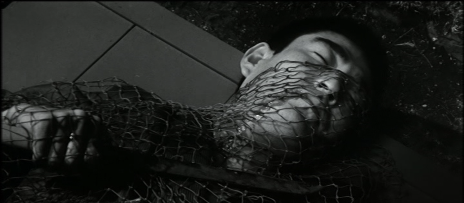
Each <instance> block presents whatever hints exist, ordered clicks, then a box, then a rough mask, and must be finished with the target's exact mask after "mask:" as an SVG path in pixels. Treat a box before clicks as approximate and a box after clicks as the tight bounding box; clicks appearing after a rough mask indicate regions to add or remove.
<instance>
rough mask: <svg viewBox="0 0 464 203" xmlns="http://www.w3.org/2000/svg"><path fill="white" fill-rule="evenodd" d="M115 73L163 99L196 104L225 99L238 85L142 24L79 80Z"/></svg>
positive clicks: (210, 103) (201, 104)
mask: <svg viewBox="0 0 464 203" xmlns="http://www.w3.org/2000/svg"><path fill="white" fill-rule="evenodd" d="M112 76H116V77H118V78H120V79H123V80H125V81H126V82H128V83H131V84H134V85H137V86H139V87H142V88H143V89H145V90H147V91H152V92H154V93H155V94H157V95H159V96H160V97H162V98H163V99H167V100H172V101H175V102H180V103H182V104H187V105H193V106H205V105H212V104H216V103H221V102H225V101H226V100H227V99H228V98H229V96H230V95H231V94H233V92H234V91H235V89H236V88H237V85H236V84H235V83H233V82H231V81H230V80H228V79H226V78H224V77H222V76H221V75H219V74H217V73H216V72H214V71H212V70H211V69H209V68H207V67H205V66H203V65H202V64H200V63H198V62H197V61H195V60H193V59H192V58H190V57H188V56H186V55H185V54H183V53H181V52H179V51H178V50H177V49H175V48H173V47H171V46H170V45H168V44H166V43H164V42H163V41H161V40H159V39H157V38H155V37H153V36H152V35H151V34H149V33H147V32H145V31H144V30H142V29H140V28H139V27H137V26H136V27H135V28H134V29H133V30H131V31H130V32H129V33H128V34H127V35H126V36H125V37H124V38H123V39H122V40H121V41H120V42H119V43H118V44H117V45H116V46H114V47H113V48H112V49H111V50H110V51H109V52H108V53H107V54H106V55H105V56H104V57H102V58H101V59H100V60H99V61H98V62H97V63H96V64H95V65H94V66H93V67H92V68H91V69H89V70H88V71H87V72H86V73H85V74H84V75H83V76H82V77H81V78H80V79H79V80H87V81H89V80H101V79H104V78H108V77H112Z"/></svg>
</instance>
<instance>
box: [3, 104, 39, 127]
mask: <svg viewBox="0 0 464 203" xmlns="http://www.w3.org/2000/svg"><path fill="white" fill-rule="evenodd" d="M31 108H32V106H31V105H30V104H18V105H15V106H12V107H10V108H9V109H7V110H5V111H3V112H2V122H3V123H7V124H9V125H12V126H15V125H16V124H18V122H19V123H21V121H18V116H19V115H20V114H21V113H22V112H24V111H25V110H26V109H27V110H31Z"/></svg>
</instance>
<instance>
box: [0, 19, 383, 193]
mask: <svg viewBox="0 0 464 203" xmlns="http://www.w3.org/2000/svg"><path fill="white" fill-rule="evenodd" d="M384 53H385V52H384V51H383V50H382V48H381V46H380V43H379V40H378V38H377V37H376V36H375V35H374V34H373V33H372V31H371V30H369V29H368V28H366V27H364V26H361V25H358V24H357V23H355V22H353V21H351V20H346V19H337V18H318V19H306V20H301V21H295V22H293V23H291V24H289V25H288V26H285V27H282V28H281V29H280V30H279V31H277V32H276V33H275V34H274V35H273V36H272V37H271V38H270V40H268V41H267V42H261V43H258V44H256V45H255V46H253V47H251V48H250V49H249V50H248V51H247V52H246V53H245V54H244V56H243V58H242V60H241V61H240V68H241V72H242V74H243V76H244V80H243V82H242V83H241V86H240V89H239V90H238V92H237V93H236V95H235V99H234V100H233V101H232V102H229V103H227V104H218V105H215V106H211V107H202V108H192V107H188V106H183V105H181V104H177V103H173V102H167V101H163V100H161V99H159V98H157V97H156V96H154V95H153V94H151V93H148V92H146V91H144V90H143V89H141V88H138V87H135V86H132V85H129V84H127V83H125V82H123V81H120V80H118V79H108V80H103V81H98V82H80V83H66V82H55V83H53V84H49V85H41V86H36V87H31V88H26V89H23V90H21V91H19V92H16V93H14V94H12V93H8V94H6V95H4V99H3V100H4V103H3V105H2V122H3V123H6V124H7V125H11V126H16V127H21V128H22V129H23V130H24V131H25V132H26V133H24V134H26V135H15V134H13V133H11V134H10V135H9V136H3V138H2V142H3V144H4V145H13V146H19V147H23V148H26V149H30V150H31V151H32V154H33V155H32V157H33V158H32V159H33V160H34V161H35V162H36V163H38V165H39V166H41V167H46V168H50V169H54V170H58V171H69V170H72V171H75V169H76V168H80V167H82V166H85V167H90V168H92V165H93V164H95V163H98V162H100V161H101V160H102V159H106V158H107V157H109V156H114V154H111V153H109V152H108V151H111V150H110V148H120V149H127V150H130V151H136V152H137V153H140V154H143V155H148V156H149V157H150V156H153V157H163V158H168V159H175V160H180V161H183V162H189V163H199V164H204V165H210V166H219V167H224V168H227V169H231V170H239V171H248V172H252V173H259V174H266V175H270V174H273V176H276V177H280V175H281V173H280V171H281V170H288V168H298V170H295V171H301V170H302V166H305V167H308V166H311V164H312V163H317V161H320V160H324V158H325V157H327V156H328V154H331V149H334V147H336V146H338V144H339V143H341V141H343V140H349V139H354V136H355V135H354V133H356V131H358V130H359V128H360V124H361V123H362V121H363V119H364V118H365V117H366V116H367V115H368V112H369V111H368V110H369V108H371V106H372V105H375V102H376V99H377V98H378V97H379V94H380V93H381V87H382V85H383V84H384V77H385V75H384V73H385V71H386V60H385V55H384ZM21 140H23V141H21ZM314 168H315V167H314ZM305 170H306V169H304V170H303V171H305ZM328 170H330V169H328ZM290 171H292V170H290ZM307 171H311V169H309V168H308V169H307ZM360 173H364V172H360ZM276 174H277V175H276ZM327 174H329V172H327ZM358 175H359V174H358ZM361 176H362V175H361ZM346 179H349V177H347V178H346ZM173 182H176V181H173ZM341 182H343V181H341ZM144 183H145V182H144ZM176 183H179V181H177V182H176ZM145 184H146V183H145ZM318 184H319V185H321V186H324V184H325V183H321V182H320V183H318ZM331 184H332V183H331ZM339 184H342V183H339ZM345 184H346V185H348V186H351V187H354V185H356V184H357V183H354V182H350V181H348V182H347V183H345ZM361 184H363V183H361ZM179 185H181V186H184V185H182V184H180V183H179ZM327 185H330V184H327ZM351 187H349V188H350V189H351ZM360 187H361V188H363V187H366V186H365V185H362V186H360ZM185 188H187V190H190V191H193V193H195V194H197V195H198V194H199V193H200V192H199V191H201V190H200V189H198V187H195V186H188V187H187V186H186V187H185ZM185 188H184V189H185ZM336 188H337V189H340V191H341V190H342V188H344V187H343V186H342V185H337V186H336ZM364 189H368V188H363V189H362V192H361V193H360V196H359V197H358V196H356V195H359V194H357V193H356V192H355V191H350V192H348V194H347V195H346V197H347V198H361V199H363V198H364V197H363V196H364V195H365V193H367V192H366V191H364ZM326 190H327V191H328V190H329V189H326ZM211 191H215V190H214V189H211ZM179 193H183V194H186V192H185V191H184V192H179ZM211 193H213V194H215V195H214V198H215V199H221V198H227V197H230V196H231V194H229V195H224V194H222V195H217V191H216V192H211ZM328 193H330V194H332V195H333V196H334V197H329V196H330V195H327V194H326V193H324V189H322V190H321V191H320V192H318V194H319V196H320V197H322V198H323V199H326V200H324V201H328V200H327V198H328V199H330V198H333V200H334V201H338V200H339V199H340V198H343V196H342V195H340V194H339V193H338V192H335V193H334V192H332V193H331V192H328ZM120 196H121V195H120ZM187 196H188V195H187ZM198 196H200V195H198ZM335 196H336V197H335ZM151 198H155V197H153V196H152V197H151ZM158 198H159V197H158ZM312 198H314V199H316V197H312ZM123 199H125V197H123ZM173 199H176V198H173ZM193 199H195V198H190V199H189V198H187V197H184V200H189V201H194V200H193ZM176 200H178V201H180V200H179V199H176ZM204 200H205V199H204ZM195 201H198V199H195ZM205 201H213V200H211V199H207V200H205ZM306 201H309V200H306ZM311 201H312V200H311Z"/></svg>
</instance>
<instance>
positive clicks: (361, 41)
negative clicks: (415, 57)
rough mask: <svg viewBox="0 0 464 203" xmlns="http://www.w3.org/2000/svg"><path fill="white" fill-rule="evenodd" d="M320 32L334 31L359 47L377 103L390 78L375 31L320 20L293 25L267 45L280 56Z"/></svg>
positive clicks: (333, 19)
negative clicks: (306, 36) (293, 43)
mask: <svg viewBox="0 0 464 203" xmlns="http://www.w3.org/2000/svg"><path fill="white" fill-rule="evenodd" d="M319 31H332V32H335V33H338V34H341V35H343V36H345V37H346V38H348V39H349V40H350V41H351V42H353V43H354V44H355V45H356V46H358V47H359V48H360V49H361V51H362V52H363V55H364V56H365V58H366V60H367V65H368V68H369V69H370V70H371V78H372V81H373V82H372V83H373V84H371V85H372V86H369V87H366V89H367V91H368V92H369V93H370V94H371V97H372V99H373V100H374V103H376V102H378V99H379V97H380V96H381V94H382V93H383V91H384V86H385V84H386V82H387V78H388V61H387V57H386V52H385V49H384V47H383V46H382V44H381V39H380V37H379V36H377V35H376V34H375V33H374V32H373V30H372V29H371V28H370V27H368V26H366V25H362V24H360V23H358V22H356V21H354V20H352V19H346V18H339V17H317V18H308V19H303V20H297V21H293V22H291V23H290V24H288V25H286V26H283V27H280V28H279V29H278V30H277V31H276V32H274V33H273V34H272V35H271V37H270V38H269V40H267V43H268V44H269V46H270V48H271V49H272V50H273V51H275V53H279V52H281V51H282V50H284V49H285V47H287V46H288V45H289V44H290V43H291V42H292V41H293V40H295V39H296V38H298V37H300V36H302V35H305V34H310V33H315V32H319Z"/></svg>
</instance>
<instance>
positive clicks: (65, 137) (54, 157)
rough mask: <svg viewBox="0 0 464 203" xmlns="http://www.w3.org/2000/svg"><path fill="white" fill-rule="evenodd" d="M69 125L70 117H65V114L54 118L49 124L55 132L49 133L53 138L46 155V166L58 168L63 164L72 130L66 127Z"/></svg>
mask: <svg viewBox="0 0 464 203" xmlns="http://www.w3.org/2000/svg"><path fill="white" fill-rule="evenodd" d="M55 114H57V113H55ZM70 123H71V121H70V117H69V116H66V114H63V115H61V116H56V117H55V118H54V121H53V122H52V123H51V124H52V126H51V128H52V129H55V132H51V133H53V134H54V135H55V136H54V137H53V139H52V143H51V149H50V153H49V155H48V164H49V166H51V167H52V168H53V167H57V166H60V165H61V164H62V163H63V162H64V157H65V155H66V149H67V147H68V142H69V135H70V134H71V132H72V128H70V127H69V126H68V125H70Z"/></svg>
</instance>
